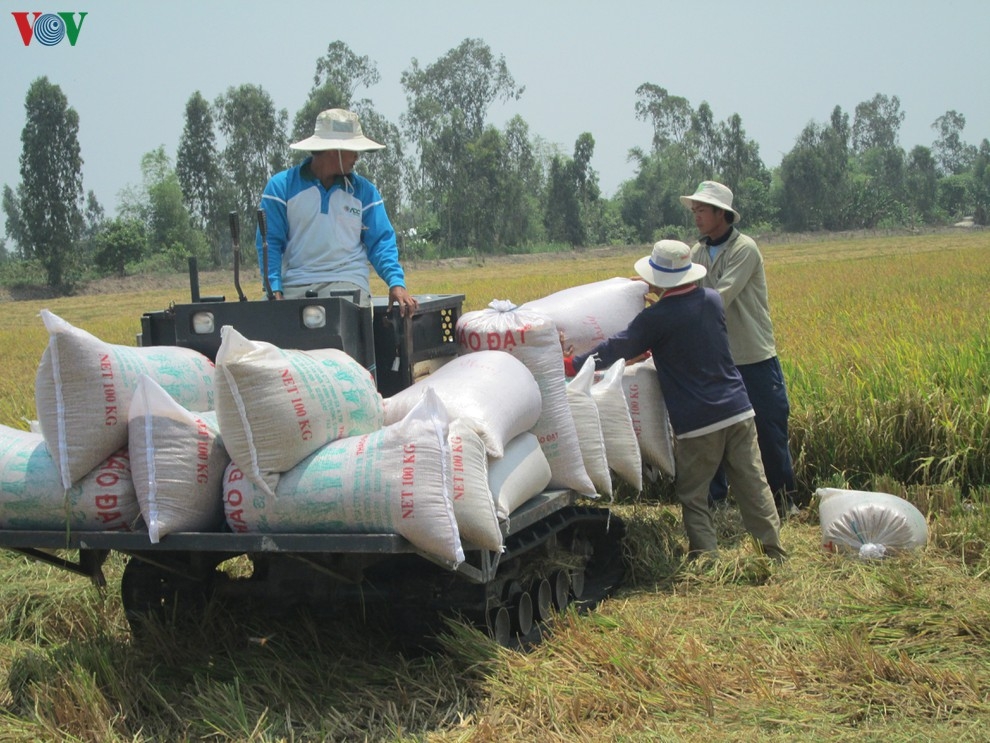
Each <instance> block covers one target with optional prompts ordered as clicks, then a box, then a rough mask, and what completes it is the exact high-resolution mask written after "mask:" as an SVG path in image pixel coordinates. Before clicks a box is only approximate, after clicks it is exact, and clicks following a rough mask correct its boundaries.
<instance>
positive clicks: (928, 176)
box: [904, 145, 938, 224]
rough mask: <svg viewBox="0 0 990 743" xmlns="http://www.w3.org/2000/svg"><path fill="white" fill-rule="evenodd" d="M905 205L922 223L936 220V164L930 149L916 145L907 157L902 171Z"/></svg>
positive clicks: (915, 218) (915, 219)
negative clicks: (903, 171)
mask: <svg viewBox="0 0 990 743" xmlns="http://www.w3.org/2000/svg"><path fill="white" fill-rule="evenodd" d="M904 187H905V194H906V198H907V206H908V207H909V208H910V209H911V210H912V211H913V217H914V219H913V220H912V221H917V222H920V223H923V224H928V223H931V222H934V221H936V219H937V212H938V165H937V163H936V162H935V158H934V156H933V155H932V151H931V150H930V149H928V148H927V147H925V146H923V145H917V146H915V147H914V149H912V150H911V152H910V154H909V155H908V158H907V165H906V167H905V173H904Z"/></svg>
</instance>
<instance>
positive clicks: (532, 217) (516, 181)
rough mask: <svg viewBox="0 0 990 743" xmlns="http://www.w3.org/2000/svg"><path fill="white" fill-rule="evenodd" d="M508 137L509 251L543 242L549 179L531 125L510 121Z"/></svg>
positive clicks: (505, 197) (505, 234)
mask: <svg viewBox="0 0 990 743" xmlns="http://www.w3.org/2000/svg"><path fill="white" fill-rule="evenodd" d="M504 137H505V162H504V164H503V166H502V167H503V169H504V170H505V172H506V179H505V184H504V185H503V191H502V194H501V195H502V209H503V215H502V222H503V224H502V240H503V244H504V245H505V246H506V247H513V248H518V247H522V246H524V245H526V244H527V243H532V242H536V241H539V240H542V239H543V236H544V232H543V225H542V220H540V218H539V215H540V208H541V207H540V204H541V197H542V194H543V190H544V180H545V176H544V170H543V165H542V160H541V158H540V156H539V154H538V151H537V149H538V148H537V146H536V145H535V144H534V142H533V141H532V140H531V138H530V134H529V125H528V124H527V123H526V121H525V120H524V119H523V118H522V117H521V116H513V117H512V119H510V120H509V122H508V124H506V127H505V132H504Z"/></svg>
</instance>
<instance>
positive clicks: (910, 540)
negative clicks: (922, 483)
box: [816, 488, 928, 558]
mask: <svg viewBox="0 0 990 743" xmlns="http://www.w3.org/2000/svg"><path fill="white" fill-rule="evenodd" d="M816 495H817V496H818V497H819V498H820V499H821V502H820V504H819V506H818V519H819V522H820V524H821V530H822V547H824V548H825V549H826V550H828V551H829V552H843V553H846V554H857V555H858V556H859V557H863V558H874V557H884V556H885V555H888V554H891V553H894V552H898V551H902V550H911V549H918V548H921V547H924V546H925V544H926V543H927V542H928V522H927V521H925V517H924V515H923V514H922V513H921V511H919V510H918V509H917V508H916V507H915V506H914V505H913V504H911V503H909V502H908V501H906V500H904V499H903V498H898V497H897V496H896V495H891V494H890V493H873V492H869V491H864V490H842V489H839V488H819V489H818V490H817V491H816Z"/></svg>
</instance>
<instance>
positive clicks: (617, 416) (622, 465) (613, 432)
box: [585, 359, 643, 491]
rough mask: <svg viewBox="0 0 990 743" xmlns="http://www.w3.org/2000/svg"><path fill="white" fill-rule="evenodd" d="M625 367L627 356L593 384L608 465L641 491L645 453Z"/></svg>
mask: <svg viewBox="0 0 990 743" xmlns="http://www.w3.org/2000/svg"><path fill="white" fill-rule="evenodd" d="M585 366H587V363H585ZM625 370H626V361H625V359H619V360H618V361H616V362H615V363H614V364H612V366H610V367H609V368H608V369H607V370H606V372H605V374H604V376H603V377H602V378H601V380H600V381H598V382H595V383H594V384H593V385H592V386H591V397H592V398H593V399H594V401H595V403H597V405H598V417H599V418H600V419H601V422H602V438H603V439H604V440H605V456H606V458H607V459H608V466H609V467H610V468H611V469H612V471H613V472H615V474H616V475H618V476H619V477H620V478H622V479H623V480H625V481H626V482H627V483H628V484H630V485H632V486H633V487H634V488H635V489H636V490H637V491H640V490H642V489H643V455H642V452H640V450H639V441H638V440H637V438H636V429H635V428H634V427H633V421H632V416H631V415H630V414H629V403H628V402H627V401H626V394H625V389H624V387H623V384H622V379H623V376H624V374H625Z"/></svg>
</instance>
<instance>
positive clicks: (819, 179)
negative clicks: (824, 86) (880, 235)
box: [777, 106, 850, 231]
mask: <svg viewBox="0 0 990 743" xmlns="http://www.w3.org/2000/svg"><path fill="white" fill-rule="evenodd" d="M849 135H850V131H849V116H848V114H846V113H844V112H843V111H842V109H841V108H840V107H839V106H836V107H835V108H834V109H833V110H832V115H831V117H830V119H829V123H828V124H818V123H815V122H812V123H810V124H808V125H807V126H806V127H805V128H804V130H803V131H802V132H801V135H800V136H799V137H798V139H797V142H796V143H795V145H794V148H793V149H792V150H791V151H790V152H788V153H787V154H786V155H785V156H784V159H783V160H782V161H781V163H780V188H779V190H778V191H777V193H778V197H779V203H778V208H779V213H780V219H781V221H782V223H783V226H784V228H785V229H787V230H794V231H801V230H819V229H826V230H838V229H845V228H846V227H847V226H848V223H849V213H848V212H849V194H850V170H849V156H850V151H849Z"/></svg>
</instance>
